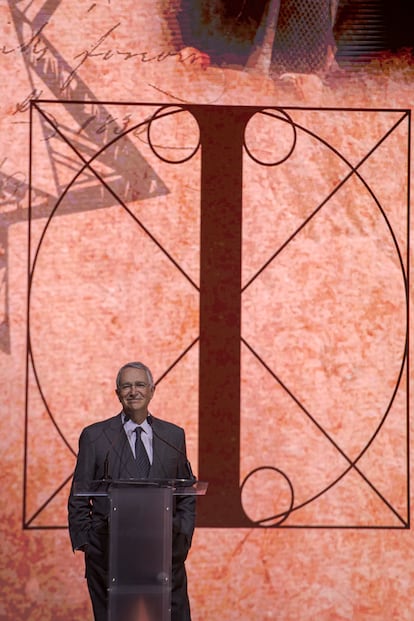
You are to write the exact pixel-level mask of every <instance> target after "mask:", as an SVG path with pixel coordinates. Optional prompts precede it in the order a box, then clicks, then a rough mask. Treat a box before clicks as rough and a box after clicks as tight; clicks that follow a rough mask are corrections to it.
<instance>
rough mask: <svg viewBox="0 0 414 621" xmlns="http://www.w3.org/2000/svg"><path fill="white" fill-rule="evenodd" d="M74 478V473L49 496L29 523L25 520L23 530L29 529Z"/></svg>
mask: <svg viewBox="0 0 414 621" xmlns="http://www.w3.org/2000/svg"><path fill="white" fill-rule="evenodd" d="M72 477H73V472H72V474H70V475H69V476H68V477H67V478H66V479H65V480H64V481H63V483H61V484H60V485H59V487H58V488H56V489H55V491H54V492H53V494H52V495H51V496H49V498H48V499H47V500H45V502H44V503H43V504H42V505H41V506H40V507H39V508H38V509H37V510H36V511H35V512H34V513H33V515H32V517H31V518H30V519H28V520H27V521H26V520H25V522H24V524H23V528H28V527H29V526H30V524H31V523H32V522H33V520H35V519H36V518H37V516H38V515H39V514H40V513H41V512H42V511H43V509H45V508H46V507H47V506H48V505H49V504H50V503H51V502H52V500H53V499H54V498H55V497H56V496H57V495H58V494H59V492H60V491H61V490H62V489H63V488H64V487H65V485H67V484H68V483H69V481H70V480H71V478H72Z"/></svg>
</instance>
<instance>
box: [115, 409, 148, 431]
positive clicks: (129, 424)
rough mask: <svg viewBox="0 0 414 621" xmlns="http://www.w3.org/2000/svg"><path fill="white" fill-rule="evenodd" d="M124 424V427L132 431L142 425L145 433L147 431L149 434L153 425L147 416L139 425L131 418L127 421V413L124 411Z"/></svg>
mask: <svg viewBox="0 0 414 621" xmlns="http://www.w3.org/2000/svg"><path fill="white" fill-rule="evenodd" d="M122 424H123V425H124V429H125V430H126V431H129V432H132V431H135V428H136V427H142V428H143V430H144V431H145V433H147V434H148V435H151V425H150V424H149V422H148V419H147V418H145V419H144V420H143V421H142V423H141V424H140V425H137V423H134V421H133V420H131V419H130V418H129V419H128V420H127V422H126V423H125V413H124V412H122Z"/></svg>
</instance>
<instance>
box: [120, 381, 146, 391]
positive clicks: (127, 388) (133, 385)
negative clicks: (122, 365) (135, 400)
mask: <svg viewBox="0 0 414 621" xmlns="http://www.w3.org/2000/svg"><path fill="white" fill-rule="evenodd" d="M148 387H149V384H147V383H146V382H134V383H131V382H129V383H126V384H121V386H120V387H119V388H120V390H121V391H122V392H128V391H130V390H132V388H139V389H141V390H145V389H146V388H148Z"/></svg>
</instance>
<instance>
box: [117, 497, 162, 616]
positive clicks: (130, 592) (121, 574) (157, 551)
mask: <svg viewBox="0 0 414 621" xmlns="http://www.w3.org/2000/svg"><path fill="white" fill-rule="evenodd" d="M110 505H111V515H110V532H111V537H110V545H109V621H138V620H139V621H170V619H171V583H170V581H171V578H170V576H171V543H172V542H171V539H172V490H171V488H166V487H145V486H139V487H138V486H128V485H127V486H122V487H118V486H112V488H111V493H110Z"/></svg>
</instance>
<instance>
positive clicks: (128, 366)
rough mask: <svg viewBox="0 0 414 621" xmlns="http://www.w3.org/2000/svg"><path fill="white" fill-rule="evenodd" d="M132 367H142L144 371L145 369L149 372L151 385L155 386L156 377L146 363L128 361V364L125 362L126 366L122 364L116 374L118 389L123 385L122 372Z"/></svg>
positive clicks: (148, 376)
mask: <svg viewBox="0 0 414 621" xmlns="http://www.w3.org/2000/svg"><path fill="white" fill-rule="evenodd" d="M130 367H131V368H132V369H142V370H143V371H145V373H146V374H147V378H148V383H149V385H150V386H152V387H153V386H154V378H153V377H152V373H151V371H150V369H149V368H148V367H147V366H146V365H145V364H143V363H142V362H127V363H126V364H124V366H122V367H121V368H120V369H119V371H118V374H117V376H116V387H117V389H118V390H119V389H120V387H121V374H122V371H123V370H124V369H129V368H130Z"/></svg>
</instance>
